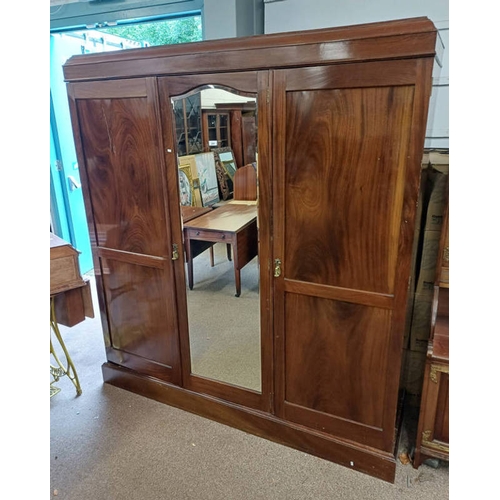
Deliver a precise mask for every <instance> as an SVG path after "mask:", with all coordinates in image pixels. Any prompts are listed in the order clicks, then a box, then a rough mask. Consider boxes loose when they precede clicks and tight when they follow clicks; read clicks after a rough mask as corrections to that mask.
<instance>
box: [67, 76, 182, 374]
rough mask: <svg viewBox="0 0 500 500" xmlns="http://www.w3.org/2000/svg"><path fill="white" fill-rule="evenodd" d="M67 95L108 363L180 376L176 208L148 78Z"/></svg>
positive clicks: (85, 85) (86, 85) (71, 89)
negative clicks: (172, 205) (173, 220)
mask: <svg viewBox="0 0 500 500" xmlns="http://www.w3.org/2000/svg"><path fill="white" fill-rule="evenodd" d="M68 95H69V99H70V107H71V114H72V123H73V128H74V135H75V143H76V148H77V154H78V156H79V162H80V164H81V165H82V186H83V189H84V198H85V204H86V209H87V214H88V225H89V232H90V240H91V246H92V252H93V258H94V268H95V274H96V284H97V290H98V297H99V305H100V310H101V318H102V325H103V330H104V338H105V342H106V349H107V358H108V361H110V362H113V363H116V364H119V365H121V366H124V367H127V368H130V369H133V370H135V371H137V372H140V373H142V374H146V375H150V376H153V377H156V378H159V379H162V380H166V381H169V382H173V383H180V378H181V372H180V353H179V336H178V327H177V325H178V323H177V312H176V310H177V308H176V301H175V279H174V274H173V262H172V258H175V254H174V253H173V248H174V246H173V245H174V244H177V245H178V248H181V242H173V241H172V238H171V232H170V220H171V216H172V217H174V218H175V217H177V218H179V217H180V214H179V213H176V214H170V213H169V209H168V206H169V205H168V204H169V196H170V192H171V187H169V186H168V183H167V177H166V166H165V160H164V154H163V145H162V139H161V136H162V134H161V126H160V121H159V111H158V95H157V87H156V80H155V79H154V78H142V79H129V80H119V81H103V82H81V83H71V84H69V85H68ZM173 196H176V188H174V189H173Z"/></svg>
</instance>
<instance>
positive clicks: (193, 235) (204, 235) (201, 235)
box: [184, 227, 233, 243]
mask: <svg viewBox="0 0 500 500" xmlns="http://www.w3.org/2000/svg"><path fill="white" fill-rule="evenodd" d="M184 231H185V232H186V236H187V237H189V238H190V239H192V240H196V239H198V240H203V241H215V242H225V241H227V242H228V243H231V241H232V236H233V233H230V232H225V231H210V230H207V229H195V228H189V227H186V228H184Z"/></svg>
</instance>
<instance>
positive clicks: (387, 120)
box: [285, 86, 413, 294]
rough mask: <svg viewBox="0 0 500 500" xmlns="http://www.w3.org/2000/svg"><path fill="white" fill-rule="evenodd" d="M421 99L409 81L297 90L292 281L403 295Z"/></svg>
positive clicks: (292, 100) (291, 100)
mask: <svg viewBox="0 0 500 500" xmlns="http://www.w3.org/2000/svg"><path fill="white" fill-rule="evenodd" d="M412 105H413V88H412V87H408V86H402V87H378V88H377V87H375V88H361V89H359V88H355V89H331V90H330V89H327V90H314V91H301V92H288V93H287V103H286V109H287V115H286V123H287V139H286V141H287V142H286V197H285V203H286V208H285V210H286V222H285V224H286V225H285V234H286V243H285V245H286V247H285V248H286V256H285V257H286V262H287V275H286V276H287V278H288V279H294V280H300V281H306V282H313V283H318V284H323V285H333V286H339V287H344V288H354V289H357V290H365V291H373V292H379V293H385V294H390V293H392V292H393V288H394V277H395V271H396V262H397V246H398V238H399V224H400V213H401V208H402V199H401V186H400V184H401V183H402V182H404V177H403V176H402V175H401V171H402V170H403V171H404V168H405V157H406V150H407V145H408V139H409V138H408V130H409V124H410V120H411V110H412ZM305 165H307V168H304V166H305ZM398 184H399V185H398ZM305 255H306V256H307V258H304V256H305Z"/></svg>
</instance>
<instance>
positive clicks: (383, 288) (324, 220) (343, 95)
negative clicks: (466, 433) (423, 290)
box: [273, 60, 425, 452]
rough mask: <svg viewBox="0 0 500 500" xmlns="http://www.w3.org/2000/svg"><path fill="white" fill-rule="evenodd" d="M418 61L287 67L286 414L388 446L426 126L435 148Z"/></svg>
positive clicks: (280, 192)
mask: <svg viewBox="0 0 500 500" xmlns="http://www.w3.org/2000/svg"><path fill="white" fill-rule="evenodd" d="M419 64H420V63H417V62H416V61H411V60H410V61H403V62H402V61H399V62H387V63H379V62H376V63H364V64H350V65H339V66H335V67H317V68H302V69H300V68H299V69H291V70H283V71H277V72H276V73H275V75H274V93H273V96H274V113H275V124H276V127H275V130H274V144H275V147H276V153H275V157H274V207H273V213H274V232H275V238H274V258H275V259H278V260H275V262H274V265H275V332H276V337H275V342H276V344H275V345H276V365H277V371H276V402H275V404H276V409H277V413H278V415H279V416H281V417H283V418H285V419H287V420H290V421H294V422H297V423H299V424H304V425H307V426H308V427H312V428H316V429H317V430H319V431H322V432H326V433H329V434H334V435H336V436H339V437H344V438H347V439H350V440H353V441H357V442H361V443H363V444H365V445H368V446H372V447H375V448H377V449H381V450H384V451H387V452H392V451H393V446H394V437H395V436H394V434H395V432H394V430H395V428H394V424H395V416H396V408H397V393H398V382H399V369H400V353H401V348H402V333H403V324H404V306H405V303H406V293H407V288H408V277H409V263H410V252H411V237H410V235H411V234H412V231H413V223H414V208H415V204H414V203H412V200H415V201H416V197H417V183H416V177H417V175H415V174H418V168H419V162H420V160H419V159H418V158H415V154H416V153H415V152H416V151H417V150H418V148H415V142H414V139H416V143H417V144H419V145H420V154H421V151H422V148H423V127H422V124H421V123H420V122H421V121H422V120H423V118H422V116H421V115H420V114H419V113H416V112H415V111H414V110H416V109H418V108H417V106H424V110H425V102H424V101H422V97H423V94H424V92H422V90H421V89H419V88H418V86H417V85H416V82H417V81H418V75H419V74H420V72H419V68H421V66H419ZM417 101H418V102H417ZM424 116H425V115H424ZM424 125H425V121H424ZM280 261H281V262H280Z"/></svg>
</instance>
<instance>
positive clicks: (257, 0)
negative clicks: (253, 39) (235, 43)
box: [203, 0, 264, 40]
mask: <svg viewBox="0 0 500 500" xmlns="http://www.w3.org/2000/svg"><path fill="white" fill-rule="evenodd" d="M203 4H204V5H203V30H204V31H203V39H204V40H214V39H217V38H231V37H242V36H250V35H257V34H262V33H264V9H263V0H204V2H203Z"/></svg>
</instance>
